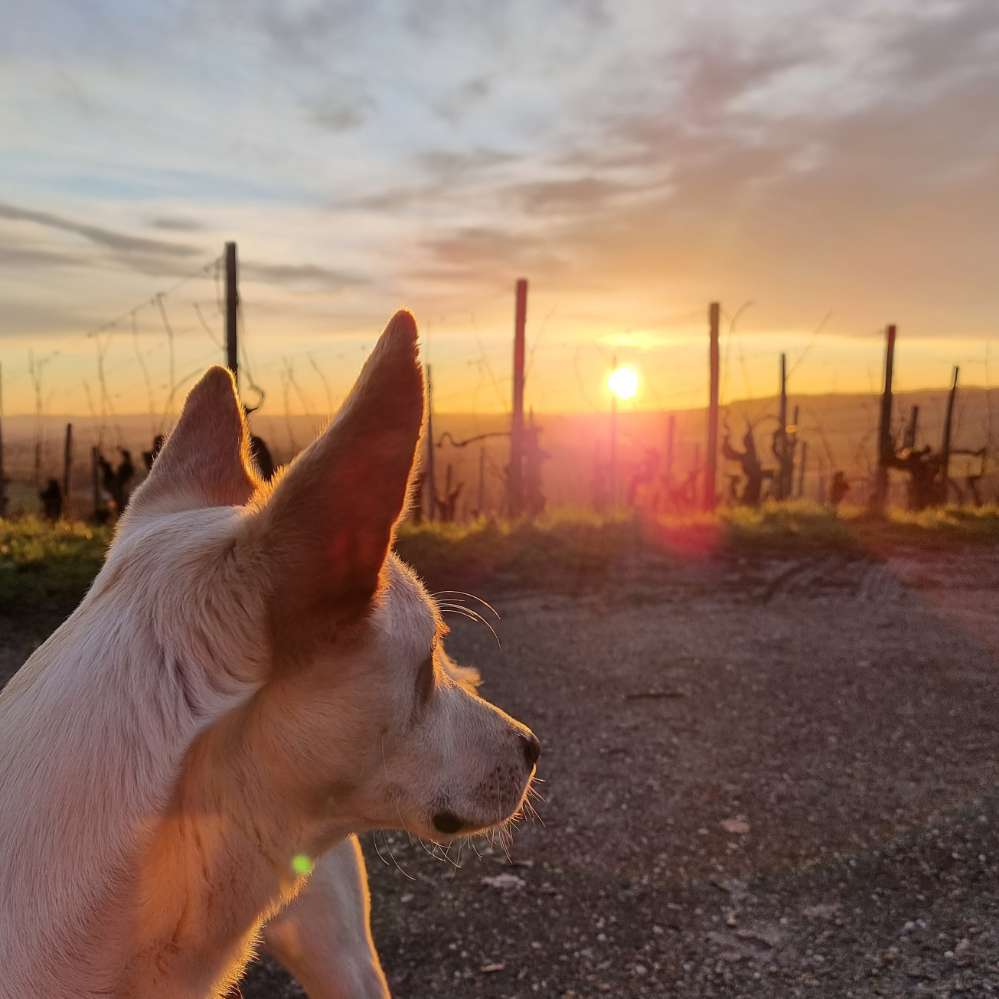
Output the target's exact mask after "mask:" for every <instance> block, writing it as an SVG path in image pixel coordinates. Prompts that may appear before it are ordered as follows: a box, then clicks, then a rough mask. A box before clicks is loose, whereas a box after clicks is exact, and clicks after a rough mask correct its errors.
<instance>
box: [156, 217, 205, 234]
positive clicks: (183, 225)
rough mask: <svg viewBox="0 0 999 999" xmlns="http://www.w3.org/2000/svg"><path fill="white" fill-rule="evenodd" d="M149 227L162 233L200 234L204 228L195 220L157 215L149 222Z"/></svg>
mask: <svg viewBox="0 0 999 999" xmlns="http://www.w3.org/2000/svg"><path fill="white" fill-rule="evenodd" d="M149 225H151V226H152V227H153V228H154V229H162V230H163V231H164V232H202V231H203V230H204V228H205V226H204V225H202V223H200V222H198V221H197V219H192V218H187V217H186V216H182V215H157V216H155V217H154V218H151V219H150V220H149Z"/></svg>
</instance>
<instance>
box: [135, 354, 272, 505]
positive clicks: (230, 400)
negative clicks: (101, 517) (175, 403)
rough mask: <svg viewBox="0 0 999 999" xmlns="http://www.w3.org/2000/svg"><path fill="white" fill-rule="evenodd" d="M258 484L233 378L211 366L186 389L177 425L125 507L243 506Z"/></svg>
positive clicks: (223, 369) (226, 372)
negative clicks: (196, 382)
mask: <svg viewBox="0 0 999 999" xmlns="http://www.w3.org/2000/svg"><path fill="white" fill-rule="evenodd" d="M258 485H259V480H258V478H257V474H256V472H255V471H254V468H253V463H252V461H251V459H250V439H249V434H248V433H247V429H246V420H245V418H244V416H243V407H242V406H241V405H240V402H239V399H238V398H237V396H236V385H235V382H234V381H233V377H232V375H231V374H230V373H229V372H228V371H227V370H226V369H225V368H220V367H217V366H216V367H213V368H209V369H208V371H207V372H205V374H204V375H203V377H202V378H201V381H199V382H198V384H197V385H195V386H194V388H193V389H191V394H190V395H189V396H188V397H187V401H186V402H185V403H184V409H183V411H182V412H181V414H180V420H179V421H178V423H177V426H176V427H175V428H174V430H173V432H172V433H171V434H170V436H169V437H168V438H167V440H166V443H165V444H164V445H163V448H162V450H161V451H160V453H159V454H158V455H157V456H156V460H155V461H154V462H153V467H152V469H151V470H150V472H149V475H148V476H147V477H146V480H145V482H143V484H142V485H141V486H140V487H139V489H137V490H136V492H135V495H134V496H133V497H132V501H131V503H130V504H129V510H133V511H137V512H140V513H146V512H150V511H154V510H155V511H157V512H174V511H180V510H193V509H197V508H200V507H206V506H242V505H243V504H244V503H246V501H247V500H248V499H249V498H250V497H251V496H252V495H253V493H254V492H255V491H256V489H257V486H258Z"/></svg>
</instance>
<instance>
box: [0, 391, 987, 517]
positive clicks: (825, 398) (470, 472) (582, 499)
mask: <svg viewBox="0 0 999 999" xmlns="http://www.w3.org/2000/svg"><path fill="white" fill-rule="evenodd" d="M946 398H947V393H946V391H944V390H937V389H934V390H926V391H915V392H902V393H899V394H898V395H896V397H895V420H894V422H895V425H896V427H897V428H901V426H902V424H903V423H904V422H906V421H907V420H908V418H909V413H910V411H911V408H912V406H914V405H918V406H919V407H920V420H919V443H928V444H931V445H932V446H933V447H939V443H940V438H941V434H942V431H943V420H944V409H945V406H946ZM796 406H797V407H799V410H800V415H799V424H798V425H799V435H800V439H801V440H802V441H804V442H807V443H808V463H807V474H806V480H805V491H806V495H814V494H815V490H816V489H817V487H818V482H819V476H820V474H821V473H823V472H824V474H826V475H828V474H829V472H830V469H833V468H839V469H842V470H843V471H844V472H845V473H846V474H847V476H848V477H849V478H850V479H851V480H853V481H854V482H855V483H857V487H858V489H857V491H858V492H859V490H860V489H861V488H863V481H864V480H866V478H867V477H868V475H869V474H870V470H871V465H872V463H873V460H874V441H875V436H876V428H877V413H878V399H877V398H876V397H874V396H871V395H867V394H849V395H845V394H844V395H840V394H827V395H802V396H792V398H791V400H790V407H789V408H790V413H789V418H790V416H791V415H793V412H794V409H795V407H796ZM723 413H724V417H725V421H726V422H727V425H728V426H729V427H730V428H731V430H732V436H733V441H734V442H735V443H736V445H737V446H739V442H740V441H741V437H742V434H743V432H744V428H745V420H746V419H749V420H751V421H752V422H753V423H754V425H755V426H756V441H757V446H758V448H759V450H760V452H761V454H763V455H764V456H765V459H764V460H765V463H767V462H766V458H767V457H769V453H770V452H769V448H770V440H771V436H772V433H773V429H774V427H775V426H776V421H775V416H776V413H777V399H776V397H772V398H767V399H752V400H738V401H735V402H732V403H729V404H727V405H726V406H725V407H724V408H723ZM993 414H994V417H995V420H996V422H997V429H999V389H992V390H986V389H982V388H967V389H962V390H961V391H960V392H959V395H958V403H957V407H956V412H955V427H954V445H955V446H956V447H966V448H972V449H973V448H979V447H982V446H983V445H986V444H990V443H991V442H990V428H991V427H992V421H993ZM673 415H674V418H675V426H676V430H675V439H674V472H675V475H676V476H678V477H682V476H683V475H685V474H686V473H687V471H688V470H689V469H691V468H692V467H693V466H694V464H695V462H697V461H699V459H700V455H701V454H703V447H704V437H705V426H706V417H705V410H704V409H703V408H701V409H688V410H678V411H676V412H675V413H674V414H673ZM325 419H326V418H325V417H324V416H319V415H292V416H290V417H285V416H282V415H278V414H274V413H257V414H254V415H253V417H252V418H251V425H252V427H253V429H254V431H255V432H256V433H258V434H260V435H262V436H263V437H264V438H265V440H267V442H268V444H269V446H270V448H271V450H272V452H273V453H274V456H275V458H276V460H278V461H286V460H288V458H290V457H291V455H293V454H294V453H295V451H296V450H298V449H300V448H301V447H303V446H304V445H305V444H306V443H308V442H309V441H310V440H311V439H312V437H313V436H314V435H315V434H316V432H317V431H318V430H319V429H320V428H321V427H322V426H323V424H324V422H325ZM536 420H537V425H538V426H539V427H540V429H541V438H540V439H541V445H542V447H543V448H544V450H545V451H546V452H547V453H548V454H549V456H550V457H549V460H548V461H547V462H546V464H545V466H544V489H545V494H546V496H547V498H548V501H549V503H550V504H552V505H559V506H561V505H587V504H589V502H590V499H591V497H592V495H593V489H594V479H595V478H596V477H601V476H606V475H607V462H608V458H609V454H610V416H609V414H608V413H592V412H591V413H560V414H559V413H544V414H539V415H538V416H537V418H536ZM67 422H72V423H73V435H74V455H75V461H74V474H73V494H74V504H75V505H76V506H77V507H78V509H80V510H81V511H83V510H86V509H88V503H89V495H90V472H89V468H90V458H89V455H90V449H91V447H92V446H94V445H96V444H98V442H100V444H101V446H102V447H103V449H104V451H105V453H106V454H107V455H108V457H113V455H114V452H115V449H116V448H118V447H126V448H128V449H129V450H130V451H131V452H132V455H133V460H134V462H135V464H136V466H137V467H138V468H140V469H142V459H141V452H142V451H143V450H147V449H148V448H149V447H150V445H151V442H152V438H153V435H154V434H155V432H156V431H157V430H158V429H159V422H160V421H159V418H158V417H152V416H149V415H142V414H127V415H116V416H113V417H108V418H107V419H106V420H104V421H103V425H102V421H101V420H100V419H99V418H95V417H93V416H89V415H88V416H74V417H67V416H57V415H47V416H45V417H44V418H43V419H42V421H41V422H40V423H39V422H38V421H36V419H35V417H33V416H27V415H18V416H8V417H6V418H5V420H4V425H3V428H4V440H5V459H6V472H7V476H8V478H9V479H10V480H11V481H12V486H11V488H10V495H11V497H12V500H13V503H14V505H15V507H17V506H21V507H32V506H33V505H34V495H35V487H34V465H35V450H36V442H38V443H39V444H40V456H41V475H42V478H43V481H44V480H45V479H47V478H48V477H49V476H53V477H60V476H61V468H62V450H63V433H64V427H65V424H66V423H67ZM668 423H669V414H668V413H664V412H652V411H638V412H627V411H625V412H621V413H620V414H619V416H618V460H619V481H620V482H621V483H622V488H624V487H625V486H626V484H627V482H628V480H629V478H630V476H631V474H632V473H633V470H634V469H635V468H636V467H637V466H638V464H639V462H640V461H641V460H642V458H643V456H644V455H645V453H646V452H647V451H648V450H650V449H654V450H656V451H658V452H659V454H660V459H661V460H662V459H663V456H664V455H665V451H666V438H667V429H668ZM508 426H509V417H508V416H506V415H504V414H468V413H435V414H434V432H435V436H436V437H437V439H438V440H440V438H441V437H442V436H443V435H445V434H446V435H448V436H449V438H450V439H451V440H456V441H459V442H461V441H464V440H467V439H468V438H470V437H475V436H477V435H479V434H501V433H503V432H505V431H506V430H507V429H508ZM451 440H448V442H447V443H445V444H444V445H443V446H442V447H440V448H437V449H436V451H435V465H436V475H437V481H438V487H439V490H441V491H442V490H443V486H444V481H445V478H446V475H447V469H448V466H449V465H450V467H451V480H452V483H453V484H454V485H455V486H456V485H457V484H458V483H462V484H463V488H462V494H461V497H460V500H459V504H458V508H459V510H460V511H463V512H464V513H468V512H470V511H473V510H478V509H480V501H481V504H482V506H481V508H482V509H484V510H485V511H487V512H490V511H491V512H499V510H500V507H501V504H502V498H503V495H504V469H505V466H506V463H507V457H508V451H509V443H508V440H507V438H505V437H492V438H489V439H486V440H484V441H482V442H481V443H478V442H477V443H472V444H468V445H466V446H465V447H455V446H453V444H452V443H451ZM979 465H980V462H977V461H974V462H972V461H970V460H968V459H958V460H956V462H955V474H956V476H958V477H960V476H962V475H963V474H965V472H966V470H970V469H971V468H972V467H973V468H974V470H976V471H977V470H978V468H979ZM719 467H720V473H719V489H720V490H724V489H725V488H726V486H727V478H726V476H727V475H728V474H729V473H734V472H736V471H737V469H736V467H734V466H732V467H729V465H728V463H726V462H724V461H722V462H721V463H720V466H719ZM480 471H481V475H480ZM990 480H991V476H990ZM136 481H138V479H137V480H136ZM996 488H999V483H995V484H992V483H991V481H989V482H988V483H987V484H986V493H987V494H988V495H989V497H990V498H994V497H993V496H992V493H995V491H996ZM989 490H991V493H990V492H989Z"/></svg>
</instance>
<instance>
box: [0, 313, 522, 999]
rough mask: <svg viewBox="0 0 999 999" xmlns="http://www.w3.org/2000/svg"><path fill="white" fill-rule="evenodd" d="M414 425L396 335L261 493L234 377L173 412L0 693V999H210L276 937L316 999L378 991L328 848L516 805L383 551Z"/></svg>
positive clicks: (393, 332)
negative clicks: (311, 861)
mask: <svg viewBox="0 0 999 999" xmlns="http://www.w3.org/2000/svg"><path fill="white" fill-rule="evenodd" d="M422 418H423V381H422V373H421V369H420V366H419V364H418V359H417V346H416V328H415V324H414V323H413V320H412V317H411V316H409V314H408V313H399V314H397V315H396V316H395V317H394V319H393V320H392V322H391V323H390V324H389V326H388V328H387V329H386V331H385V333H384V334H383V335H382V338H381V339H380V341H379V343H378V346H377V347H376V349H375V350H374V351H373V352H372V355H371V356H370V357H369V359H368V362H367V364H366V365H365V368H364V371H363V372H362V374H361V377H360V379H359V381H358V384H357V385H356V386H355V389H354V391H353V392H352V394H351V396H350V398H349V399H348V400H347V402H346V403H345V404H344V408H343V409H342V410H341V413H340V414H339V416H338V417H337V419H336V420H335V421H334V423H333V424H332V425H331V426H330V427H329V429H328V430H327V431H326V432H325V433H324V434H322V435H321V436H320V437H319V438H318V439H317V440H316V441H315V442H314V443H313V444H312V445H311V446H310V447H309V448H308V449H306V451H305V452H303V454H302V455H300V456H299V457H298V458H297V459H296V460H295V461H294V462H293V463H292V465H291V466H290V468H289V469H288V471H287V473H286V474H285V475H284V476H283V477H282V478H281V479H280V480H279V481H278V482H277V484H276V485H275V486H274V487H273V488H272V489H267V488H265V487H263V486H262V485H261V484H260V483H259V482H258V481H257V480H256V478H255V476H254V474H253V473H252V471H251V466H250V465H249V462H248V457H247V455H248V451H247V434H246V427H245V423H244V421H243V417H242V411H241V409H240V408H239V405H238V402H237V400H236V397H235V394H234V387H233V384H232V379H231V377H230V376H229V374H228V373H227V372H225V371H224V370H223V369H213V370H212V371H210V372H209V373H208V374H207V375H206V376H205V377H204V378H203V379H202V381H201V382H200V383H199V384H198V386H196V387H195V389H194V390H193V391H192V393H191V395H190V397H189V398H188V401H187V403H186V405H185V409H184V412H183V414H182V416H181V419H180V422H179V424H178V426H177V429H176V430H175V432H174V433H173V435H172V436H171V438H170V439H169V440H168V442H167V444H166V446H165V447H164V449H163V452H162V453H161V455H160V456H159V458H158V459H157V461H156V464H155V465H154V467H153V470H152V472H151V474H150V476H149V478H148V479H147V481H146V482H145V483H144V484H143V486H142V487H141V488H140V489H139V490H138V491H137V492H136V495H135V497H134V498H133V502H132V505H131V507H130V509H129V512H128V514H127V515H126V516H125V517H124V518H123V520H122V522H121V524H120V525H119V529H118V532H117V535H116V538H115V541H114V544H113V545H112V547H111V549H110V551H109V553H108V557H107V561H106V563H105V565H104V567H103V569H102V570H101V572H100V574H99V575H98V577H97V579H96V580H95V582H94V584H93V586H92V587H91V590H90V592H89V593H88V594H87V596H86V597H85V598H84V600H83V602H82V603H81V605H80V606H79V608H77V610H76V611H75V612H74V613H73V615H72V616H71V617H70V618H69V619H68V620H67V621H66V623H65V624H63V626H62V627H60V628H59V629H58V630H57V631H56V632H55V634H53V635H52V637H51V638H50V639H49V640H48V641H47V642H46V643H45V644H44V645H43V646H42V647H41V648H40V649H39V650H38V651H37V652H36V653H35V655H34V656H32V657H31V659H30V660H29V661H28V662H27V663H26V664H25V666H24V667H23V668H22V669H21V671H20V672H19V673H18V674H17V675H16V676H15V677H14V679H13V680H12V681H11V682H10V684H9V685H8V686H7V688H6V689H5V690H4V691H3V693H2V694H0V996H2V997H3V999H25V997H28V996H45V997H46V999H82V997H87V999H90V997H97V996H102V997H107V996H114V997H140V996H141V997H143V999H147V997H148V999H206V997H216V996H221V995H224V994H225V992H226V991H227V989H228V988H229V987H230V986H231V985H232V984H233V983H234V982H235V981H237V980H238V978H239V976H240V974H241V973H242V970H243V968H244V966H245V963H246V961H247V960H248V957H249V955H250V954H251V952H252V949H253V947H254V945H255V942H256V940H257V938H258V935H259V933H260V930H261V927H262V926H263V925H264V924H265V923H266V922H267V921H268V920H269V919H270V920H271V922H270V924H269V927H268V930H267V935H268V941H269V943H270V945H271V947H272V948H273V949H274V950H275V952H277V954H278V956H279V957H280V958H281V959H283V960H285V961H286V962H287V963H288V964H289V965H290V966H291V967H292V970H296V971H297V972H298V973H299V974H300V975H301V976H302V977H303V979H304V980H305V984H306V987H307V988H310V989H311V990H312V994H313V996H314V997H316V999H327V997H328V999H333V997H340V996H343V995H347V994H357V993H351V992H350V987H351V986H350V982H349V978H350V976H351V975H352V974H354V973H355V972H356V974H357V976H358V982H359V983H360V984H358V985H357V988H358V989H360V988H362V987H363V988H366V989H368V990H369V994H378V993H377V991H375V990H376V989H383V988H384V981H383V979H382V977H381V972H380V969H379V968H378V963H377V958H376V957H374V956H373V953H372V951H371V947H370V939H369V937H368V931H367V919H366V905H367V902H366V896H365V889H364V886H363V882H362V881H361V880H360V879H361V877H362V876H363V874H362V872H363V868H362V867H360V866H359V859H358V857H357V854H356V845H355V844H354V843H353V842H352V841H351V840H349V839H347V837H349V836H351V834H354V833H357V832H360V831H363V830H366V829H373V828H384V827H396V828H399V827H401V828H405V829H408V830H409V831H411V832H414V833H416V834H418V835H423V836H427V837H429V838H433V839H436V840H438V841H447V840H448V839H450V838H452V836H453V835H457V834H465V833H467V832H472V831H476V830H478V829H482V828H485V827H488V826H490V825H493V824H496V823H499V822H502V821H504V820H505V819H507V818H508V817H509V816H510V815H511V814H513V813H514V812H515V811H516V810H517V809H518V808H519V807H520V805H521V803H522V800H523V795H524V794H525V792H526V788H527V785H528V783H529V781H530V779H531V776H532V774H533V763H534V759H535V758H536V753H537V750H536V747H537V742H536V740H535V739H534V737H533V735H532V734H531V733H530V732H529V730H527V729H526V728H525V727H524V726H522V725H521V724H520V723H518V722H515V721H513V720H512V719H511V718H509V717H508V716H506V715H504V714H503V713H502V712H501V711H499V710H498V709H497V708H495V707H493V706H492V705H489V704H488V703H486V702H485V701H483V700H481V699H480V698H478V697H477V696H475V695H474V694H472V693H470V692H469V691H468V690H467V689H466V687H465V686H463V685H462V684H460V683H458V682H456V681H455V680H454V679H452V678H451V677H450V676H449V674H448V672H447V671H446V670H445V669H443V668H442V666H441V662H442V659H443V651H442V649H441V648H440V640H441V637H442V636H443V634H444V631H445V629H444V626H443V624H442V622H441V619H440V615H439V613H438V611H437V609H436V607H435V605H434V604H433V602H432V601H431V600H430V598H429V597H428V596H427V594H426V592H425V590H424V589H423V587H422V585H421V584H420V582H419V580H418V579H417V578H416V576H415V575H414V574H413V573H412V572H411V571H410V570H409V569H408V568H407V567H406V566H404V565H403V564H402V563H401V562H400V561H399V560H398V559H397V558H396V557H395V556H394V555H392V554H390V553H388V549H389V546H390V542H391V535H392V531H393V529H394V524H395V522H396V520H397V519H398V517H399V515H400V513H401V511H402V508H403V506H404V503H405V497H406V493H407V489H408V482H409V477H410V474H411V470H412V465H413V461H414V454H415V452H416V449H417V445H418V441H419V436H420V432H421V426H422ZM532 747H533V751H532ZM442 830H443V831H442ZM345 840H346V842H345ZM331 850H332V851H334V853H333V854H332V855H330V854H329V851H331ZM324 855H327V857H328V859H326V860H325V861H322V860H321V861H320V863H319V867H318V869H317V871H316V872H315V874H314V877H315V879H316V883H315V884H314V885H312V886H309V887H308V888H307V889H306V894H305V895H303V896H302V897H301V899H300V900H299V901H298V902H297V904H295V905H294V906H293V907H291V908H289V909H287V911H286V914H285V915H284V916H283V917H282V916H281V915H278V914H279V913H280V912H281V910H282V908H284V907H286V906H288V905H289V903H292V902H293V901H294V900H295V898H296V895H298V894H299V893H300V892H301V891H302V889H303V887H304V886H306V884H307V882H308V879H307V877H305V876H303V875H302V874H301V873H300V872H299V870H300V867H301V858H302V857H306V858H322V857H323V856H324ZM352 882H353V884H352ZM323 899H325V900H326V903H325V908H324V909H323V910H322V911H323V912H324V913H325V914H326V915H325V916H320V915H318V914H317V911H314V910H317V908H322V906H323V904H324V903H323V901H322V900H323ZM330 899H332V900H333V902H334V905H333V907H332V908H331V907H330V906H329V904H328V903H329V900H330ZM272 917H274V918H272ZM324 919H325V920H326V923H325V925H323V920H324ZM327 933H328V934H329V935H330V936H327V935H326V934H327ZM310 937H311V938H313V939H312V942H311V943H310V942H309V938H310ZM331 937H332V938H333V940H334V942H332V943H331V942H330V938H331ZM316 938H321V940H320V941H319V943H318V944H317V943H316ZM337 939H339V940H341V941H342V946H341V945H340V944H338V943H336V942H335V941H336V940H337ZM303 941H304V943H303ZM352 955H353V956H355V957H358V960H357V961H356V967H353V968H352V967H350V964H351V962H350V961H349V960H346V958H349V957H350V956H352ZM364 955H367V956H366V957H365V956H364ZM337 962H339V969H340V970H338V971H336V972H334V970H333V965H334V964H337ZM310 976H319V978H318V979H317V980H316V981H311V980H309V979H310ZM322 978H325V979H326V981H323V980H321V979H322ZM331 979H335V980H331ZM360 994H364V993H360Z"/></svg>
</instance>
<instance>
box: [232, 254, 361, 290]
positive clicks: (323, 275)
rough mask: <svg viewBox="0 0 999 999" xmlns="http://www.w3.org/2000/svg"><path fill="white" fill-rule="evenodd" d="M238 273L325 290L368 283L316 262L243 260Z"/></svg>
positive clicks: (258, 279)
mask: <svg viewBox="0 0 999 999" xmlns="http://www.w3.org/2000/svg"><path fill="white" fill-rule="evenodd" d="M240 273H241V274H242V276H243V277H245V278H247V279H248V280H250V281H261V282H264V283H267V284H275V285H284V286H288V285H291V286H305V287H311V288H321V289H324V290H326V291H339V290H340V289H341V288H347V287H357V286H360V285H364V284H367V283H368V280H367V278H364V277H361V276H359V275H357V274H352V273H350V272H349V271H340V270H334V269H331V268H328V267H321V266H319V265H318V264H269V263H261V262H256V261H243V262H241V263H240Z"/></svg>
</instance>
